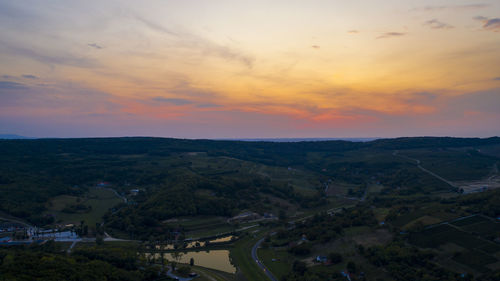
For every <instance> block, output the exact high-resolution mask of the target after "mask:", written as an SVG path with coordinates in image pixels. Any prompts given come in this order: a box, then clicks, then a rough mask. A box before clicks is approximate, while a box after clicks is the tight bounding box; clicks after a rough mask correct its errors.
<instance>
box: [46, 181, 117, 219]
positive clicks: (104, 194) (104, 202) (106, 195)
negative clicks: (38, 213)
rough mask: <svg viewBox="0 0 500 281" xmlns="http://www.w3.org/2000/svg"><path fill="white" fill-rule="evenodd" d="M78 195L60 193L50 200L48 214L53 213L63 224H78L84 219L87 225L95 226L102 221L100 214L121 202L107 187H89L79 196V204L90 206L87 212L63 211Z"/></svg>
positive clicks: (75, 200) (75, 201)
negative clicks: (83, 194) (86, 191)
mask: <svg viewBox="0 0 500 281" xmlns="http://www.w3.org/2000/svg"><path fill="white" fill-rule="evenodd" d="M78 198H79V197H75V196H67V195H61V196H58V197H55V198H54V199H53V200H51V201H50V202H51V204H49V208H48V210H47V213H48V214H53V215H54V216H55V218H56V222H58V221H60V222H61V223H63V224H68V223H73V224H79V223H80V221H82V220H83V221H85V223H86V224H87V225H89V226H95V224H96V223H100V222H101V221H102V216H103V215H104V213H106V212H107V211H108V210H109V209H110V208H111V207H113V206H115V205H117V204H119V203H121V202H123V201H122V200H121V199H120V198H118V197H117V196H116V194H115V193H114V192H113V191H111V190H109V189H97V188H90V190H89V192H88V193H87V194H85V197H84V198H80V202H78V203H80V204H84V205H88V206H90V207H91V209H90V211H89V212H86V213H65V212H63V209H64V207H66V206H68V205H71V204H76V203H77V200H78Z"/></svg>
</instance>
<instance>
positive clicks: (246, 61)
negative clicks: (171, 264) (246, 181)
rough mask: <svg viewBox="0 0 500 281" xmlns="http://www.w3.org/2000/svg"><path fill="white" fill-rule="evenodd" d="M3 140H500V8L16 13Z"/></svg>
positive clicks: (319, 5)
mask: <svg viewBox="0 0 500 281" xmlns="http://www.w3.org/2000/svg"><path fill="white" fill-rule="evenodd" d="M0 134H18V135H23V136H29V137H105V136H160V137H178V138H304V137H330V138H342V137H398V136H464V137H472V136H476V137H489V136H495V135H500V2H499V1H498V0H484V1H462V0H419V1H414V0H411V1H410V0H365V1H359V0H352V1H344V0H329V1H327V0H286V1H282V0H273V1H260V0H252V1H237V0H182V1H180V0H178V1H170V0H157V1H152V0H151V1H150V0H142V1H135V0H134V1H132V0H130V1H126V0H108V1H102V0H99V1H93V0H85V1H77V0H72V1H67V0H44V1H39V0H23V1H15V0H0Z"/></svg>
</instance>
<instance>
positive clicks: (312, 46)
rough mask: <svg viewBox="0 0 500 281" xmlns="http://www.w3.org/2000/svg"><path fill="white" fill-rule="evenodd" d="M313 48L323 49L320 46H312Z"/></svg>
mask: <svg viewBox="0 0 500 281" xmlns="http://www.w3.org/2000/svg"><path fill="white" fill-rule="evenodd" d="M311 48H313V49H316V50H318V49H320V48H321V47H320V46H318V45H312V46H311Z"/></svg>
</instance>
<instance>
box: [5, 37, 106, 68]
mask: <svg viewBox="0 0 500 281" xmlns="http://www.w3.org/2000/svg"><path fill="white" fill-rule="evenodd" d="M0 52H4V53H8V54H9V55H13V56H20V57H24V58H30V59H32V60H35V61H38V62H41V63H44V64H49V65H57V64H58V65H70V66H76V67H82V68H89V67H93V66H95V65H96V62H95V61H93V60H92V59H89V58H85V57H81V56H76V55H73V54H70V53H64V52H60V53H57V54H53V51H44V50H41V49H35V48H27V47H21V46H17V45H12V44H10V43H8V42H5V41H0Z"/></svg>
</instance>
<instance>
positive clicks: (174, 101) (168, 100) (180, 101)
mask: <svg viewBox="0 0 500 281" xmlns="http://www.w3.org/2000/svg"><path fill="white" fill-rule="evenodd" d="M153 101H155V102H162V103H169V104H173V105H186V104H192V103H193V102H192V101H190V100H187V99H181V98H164V97H156V98H153Z"/></svg>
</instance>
